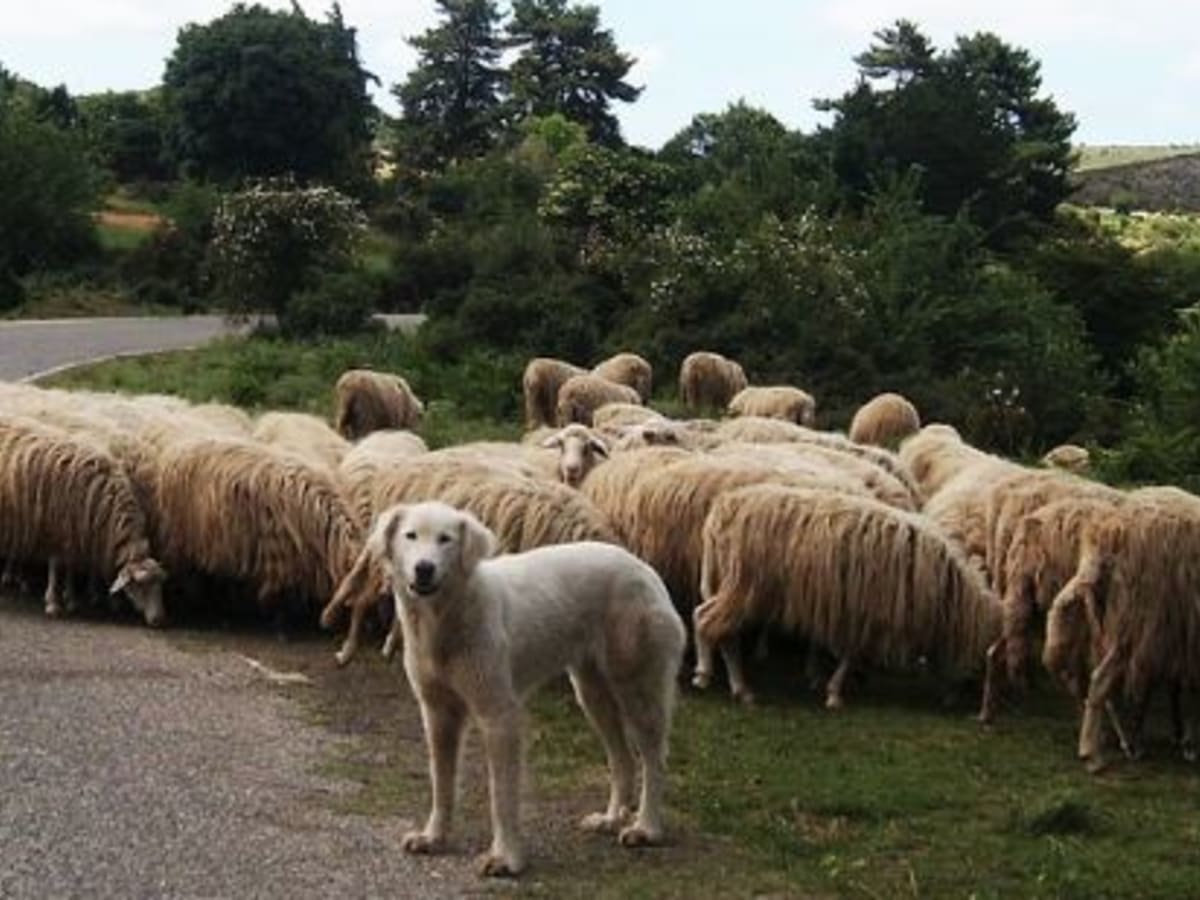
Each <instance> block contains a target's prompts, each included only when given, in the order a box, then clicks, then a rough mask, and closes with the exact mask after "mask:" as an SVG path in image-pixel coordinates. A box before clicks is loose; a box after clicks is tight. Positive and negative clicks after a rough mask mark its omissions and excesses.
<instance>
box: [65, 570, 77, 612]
mask: <svg viewBox="0 0 1200 900" xmlns="http://www.w3.org/2000/svg"><path fill="white" fill-rule="evenodd" d="M63 605H64V606H65V607H66V610H67V613H68V614H69V615H74V614H75V613H77V612H79V595H78V593H76V591H75V578H74V576H72V575H71V572H70V571H69V570H68V571H64V572H63Z"/></svg>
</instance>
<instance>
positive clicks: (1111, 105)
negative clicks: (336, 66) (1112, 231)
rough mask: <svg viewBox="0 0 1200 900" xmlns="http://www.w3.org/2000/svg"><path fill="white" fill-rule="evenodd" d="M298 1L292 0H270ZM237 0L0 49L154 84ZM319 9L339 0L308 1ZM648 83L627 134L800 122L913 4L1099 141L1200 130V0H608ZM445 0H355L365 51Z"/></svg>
mask: <svg viewBox="0 0 1200 900" xmlns="http://www.w3.org/2000/svg"><path fill="white" fill-rule="evenodd" d="M265 2H266V5H268V6H273V7H284V8H286V7H287V6H288V5H289V2H288V0H265ZM230 5H231V4H230V2H228V0H0V64H2V65H4V66H5V67H6V68H8V69H9V70H11V71H14V72H16V73H17V74H19V75H21V76H23V77H25V78H29V79H31V80H33V81H36V82H38V83H39V84H43V85H54V84H59V83H66V85H67V87H68V88H69V89H70V90H71V91H72V92H75V93H88V92H93V91H101V90H105V89H110V88H111V89H114V90H123V89H128V88H143V87H150V86H152V85H154V84H156V83H157V82H158V81H159V80H160V79H161V77H162V71H163V64H164V61H165V60H166V58H167V57H168V56H169V55H170V53H171V49H172V47H173V46H174V42H175V35H176V32H177V31H178V29H179V28H180V26H182V25H183V24H185V23H187V22H203V21H207V20H209V19H211V18H213V17H215V16H218V15H220V14H221V13H222V12H224V11H225V10H227V9H228V8H229V7H230ZM302 5H303V6H304V8H305V9H306V10H307V11H308V13H309V14H310V15H313V16H319V15H323V13H324V11H325V10H326V9H327V8H328V7H327V4H325V3H324V2H321V3H317V2H313V0H304V2H302ZM598 5H599V6H600V9H601V19H602V21H603V23H604V25H605V26H606V27H609V28H611V29H612V30H613V31H614V32H615V34H616V38H617V43H618V45H619V46H620V47H621V48H622V49H623V50H625V51H626V52H628V53H631V54H633V55H634V56H636V57H637V58H638V64H637V67H636V68H635V69H634V71H633V75H632V78H633V80H634V81H635V83H638V84H642V85H644V86H645V88H646V90H645V93H644V94H643V95H642V98H641V99H640V100H639V101H638V102H637V103H636V104H633V105H632V106H630V107H623V106H622V105H621V104H618V107H620V109H619V115H620V117H621V121H622V124H623V126H624V129H625V134H626V137H627V138H628V139H629V140H631V141H633V142H634V143H639V144H643V145H645V146H650V147H657V146H659V145H660V144H661V143H662V142H663V141H664V140H666V139H667V138H669V137H670V136H671V135H672V134H674V133H675V132H676V131H678V130H679V129H680V128H682V127H683V126H684V125H686V124H687V123H688V121H690V119H691V117H692V116H693V115H694V114H696V113H698V112H713V111H718V110H720V109H723V108H724V107H725V106H726V105H727V104H729V103H731V102H733V101H736V100H738V99H739V98H744V99H745V100H746V101H747V102H749V103H751V104H753V105H756V106H761V107H765V108H766V109H768V110H770V111H771V112H772V113H774V114H775V115H776V116H778V117H779V118H780V119H782V120H783V121H784V122H785V123H787V124H788V125H790V126H792V127H799V128H803V129H806V130H807V129H811V128H812V127H813V126H814V125H816V124H818V123H819V122H820V121H821V118H820V116H819V114H817V113H815V112H814V111H813V109H812V103H811V101H812V99H813V98H815V97H826V96H834V95H837V94H840V93H842V92H843V91H844V90H846V89H847V88H849V87H850V86H851V85H852V84H853V81H854V75H855V70H854V65H853V63H852V61H851V57H852V56H854V54H856V53H858V52H860V51H861V50H863V49H865V48H866V46H867V45H868V44H869V43H870V41H871V32H872V31H874V30H876V29H878V28H880V27H882V26H884V25H886V24H889V23H890V22H892V21H894V20H895V19H896V18H899V17H906V18H910V19H913V20H915V21H916V22H918V23H919V24H920V25H921V26H922V28H923V29H924V30H925V32H926V33H927V34H928V35H930V36H931V37H932V38H933V40H934V41H935V42H936V43H937V44H938V46H945V45H947V44H949V43H950V42H951V41H952V40H953V38H954V36H955V35H957V34H964V33H972V32H975V31H979V30H990V31H995V32H996V33H997V34H999V35H1000V36H1001V37H1003V38H1004V39H1005V40H1007V41H1009V42H1010V43H1014V44H1017V45H1020V46H1023V47H1026V48H1027V49H1029V50H1030V51H1031V52H1032V53H1033V54H1034V56H1035V57H1036V58H1038V59H1040V60H1041V62H1042V73H1043V77H1044V87H1045V90H1046V91H1048V92H1049V93H1050V94H1052V95H1053V96H1054V97H1055V99H1056V100H1057V101H1058V103H1059V105H1060V106H1061V107H1062V108H1064V109H1067V110H1070V111H1072V112H1074V113H1075V114H1076V115H1077V117H1078V119H1079V124H1080V127H1079V131H1078V132H1077V134H1076V139H1077V140H1078V141H1081V142H1084V143H1092V144H1099V143H1153V144H1159V143H1194V142H1200V39H1198V37H1197V35H1200V3H1197V2H1195V0H1137V2H1131V0H1002V2H1001V0H907V2H893V0H599V3H598ZM433 9H434V4H433V0H342V10H343V12H344V14H345V18H346V21H347V22H348V23H349V24H351V25H353V26H355V27H357V28H358V33H359V41H360V48H361V53H362V58H363V60H364V63H365V64H366V66H367V68H368V69H370V70H371V71H373V72H374V73H375V74H377V75H378V76H379V77H380V79H381V80H382V81H383V83H384V85H385V89H384V90H381V91H380V92H379V93H378V94H377V97H376V99H377V100H378V102H380V103H381V105H383V106H384V107H385V108H387V109H389V110H391V111H394V110H395V106H394V103H393V102H392V99H391V97H390V95H389V94H388V93H387V91H386V87H390V86H391V85H392V84H394V83H395V82H396V81H398V80H400V79H401V78H402V77H403V76H404V73H405V72H406V71H407V69H408V68H409V67H410V66H411V65H412V64H413V62H414V59H415V57H414V54H413V52H412V50H411V48H410V47H409V46H408V44H407V43H406V41H405V39H406V38H407V37H410V36H412V35H414V34H417V33H419V32H421V31H423V30H424V29H426V28H428V27H429V26H430V24H432V23H433V21H434V13H433Z"/></svg>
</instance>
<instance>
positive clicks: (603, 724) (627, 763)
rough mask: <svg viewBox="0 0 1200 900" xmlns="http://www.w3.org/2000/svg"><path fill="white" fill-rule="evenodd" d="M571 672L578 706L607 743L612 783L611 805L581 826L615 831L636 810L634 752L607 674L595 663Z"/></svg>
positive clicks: (609, 803)
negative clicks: (626, 734) (603, 673)
mask: <svg viewBox="0 0 1200 900" xmlns="http://www.w3.org/2000/svg"><path fill="white" fill-rule="evenodd" d="M570 675H571V684H572V685H574V687H575V696H576V698H577V699H578V700H579V705H580V706H581V707H583V712H584V714H585V715H586V716H587V717H588V721H590V722H591V723H592V727H593V728H594V729H595V730H596V733H597V734H599V735H600V740H601V741H603V742H604V752H605V753H606V754H607V755H608V773H609V780H610V784H611V789H610V792H609V796H608V808H607V809H606V810H605V811H604V812H602V813H592V814H591V815H587V816H584V817H583V820H582V821H581V822H580V823H579V825H580V827H581V828H583V829H584V830H585V831H599V832H606V833H609V834H616V833H617V830H618V829H619V828H620V827H621V825H622V824H623V823H624V821H625V820H626V819H627V818H628V817H629V815H630V813H631V812H632V810H633V792H634V778H635V775H636V772H635V761H634V758H633V753H632V752H631V751H630V749H629V741H628V739H627V738H626V736H625V728H624V726H623V725H622V724H621V709H620V707H619V706H618V705H617V700H616V698H615V697H614V696H613V693H612V690H611V688H609V686H608V683H607V681H606V680H605V679H604V676H603V675H601V674H600V672H598V671H597V670H596V668H595V667H594V666H591V665H586V666H583V667H580V668H579V669H572V670H571V672H570Z"/></svg>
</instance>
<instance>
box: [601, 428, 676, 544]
mask: <svg viewBox="0 0 1200 900" xmlns="http://www.w3.org/2000/svg"><path fill="white" fill-rule="evenodd" d="M693 457H694V454H692V453H691V452H690V451H688V450H684V449H682V448H679V447H639V448H635V449H632V450H627V451H622V452H620V453H614V454H613V455H612V456H611V457H610V459H609V461H608V462H606V463H605V464H604V465H602V466H597V467H595V468H594V469H593V470H592V471H591V472H590V473H588V475H587V477H586V478H585V479H584V480H583V482H582V483H581V484H580V487H579V490H580V493H581V494H583V496H584V497H586V498H587V499H588V500H589V501H590V502H591V503H592V504H594V505H595V506H596V508H597V509H599V510H600V511H601V512H602V513H604V515H605V516H606V517H607V519H608V521H609V522H610V523H611V524H612V527H613V528H614V529H615V530H616V532H617V536H618V537H620V539H621V541H622V543H624V544H625V545H626V546H627V547H629V548H630V549H634V552H636V549H635V548H634V544H633V541H632V539H631V538H632V536H633V534H634V532H635V529H636V528H637V518H636V515H635V514H634V513H635V511H634V509H633V506H632V504H631V502H630V500H631V498H632V497H633V495H634V493H635V492H636V491H637V489H638V487H639V486H640V484H641V483H642V481H643V480H645V479H647V478H650V477H653V476H654V475H656V474H657V473H658V472H659V471H662V470H664V469H667V468H669V467H671V466H673V465H674V464H676V463H678V462H681V461H683V460H687V459H692V458H693ZM643 558H644V557H643Z"/></svg>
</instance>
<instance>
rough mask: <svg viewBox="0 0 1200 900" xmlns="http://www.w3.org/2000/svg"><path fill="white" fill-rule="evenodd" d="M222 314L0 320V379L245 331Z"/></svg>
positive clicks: (402, 319)
mask: <svg viewBox="0 0 1200 900" xmlns="http://www.w3.org/2000/svg"><path fill="white" fill-rule="evenodd" d="M380 318H381V319H383V320H384V321H385V322H387V324H388V326H389V327H391V328H402V329H404V330H412V329H414V328H416V326H417V325H418V324H419V323H420V322H421V321H422V320H423V319H424V317H423V316H419V315H387V316H380ZM244 330H245V326H237V325H233V324H230V323H229V322H227V321H226V320H225V318H224V317H223V316H180V317H159V318H95V319H47V320H16V321H12V322H0V379H4V380H9V381H14V380H20V379H22V378H28V377H29V376H31V375H35V374H40V373H44V372H47V371H48V370H51V369H57V368H59V367H63V366H69V365H73V364H79V363H82V362H87V361H88V360H92V359H99V358H103V357H106V356H114V355H118V354H130V353H151V352H154V351H157V350H180V349H183V348H186V347H197V346H200V345H201V344H204V343H207V342H208V341H210V340H212V339H213V338H215V337H220V336H222V335H227V334H237V333H240V332H243V331H244Z"/></svg>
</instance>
